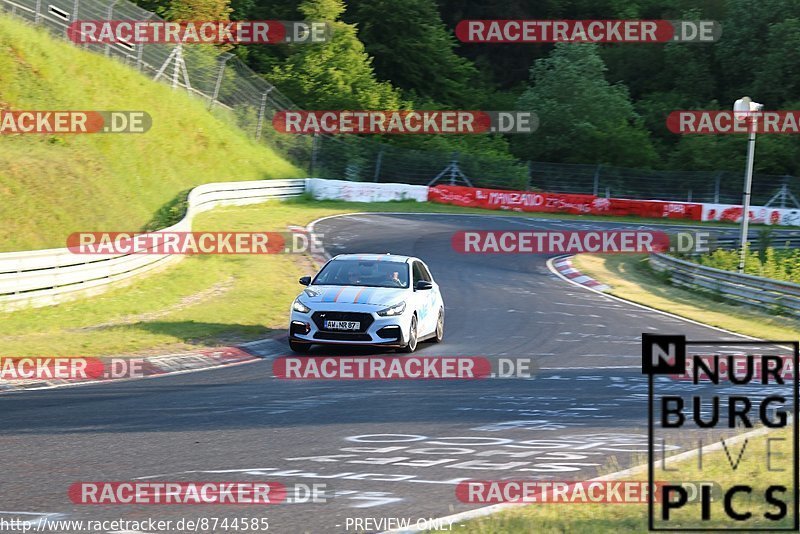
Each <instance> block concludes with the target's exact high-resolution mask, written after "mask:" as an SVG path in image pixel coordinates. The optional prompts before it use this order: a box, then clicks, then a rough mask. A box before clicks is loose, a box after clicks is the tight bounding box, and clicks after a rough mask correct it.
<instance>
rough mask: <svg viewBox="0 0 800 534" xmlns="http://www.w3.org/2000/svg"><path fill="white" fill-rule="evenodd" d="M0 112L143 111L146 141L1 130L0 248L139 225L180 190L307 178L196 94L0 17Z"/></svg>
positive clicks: (52, 243)
mask: <svg viewBox="0 0 800 534" xmlns="http://www.w3.org/2000/svg"><path fill="white" fill-rule="evenodd" d="M0 109H16V110H34V109H35V110H144V111H147V112H148V113H149V114H150V115H151V116H152V118H153V126H152V128H151V129H150V131H149V132H147V133H145V134H92V135H55V136H54V135H38V134H33V135H31V134H28V135H0V251H14V250H29V249H38V248H51V247H62V246H64V241H65V239H66V236H67V235H68V234H70V233H71V232H74V231H81V230H83V231H86V230H138V229H140V228H142V227H143V226H144V225H145V224H147V223H148V222H149V221H151V220H152V219H153V217H154V215H155V213H156V212H157V211H158V209H159V208H160V207H162V206H164V205H165V204H167V203H168V202H169V201H170V200H172V199H173V198H175V197H176V196H177V195H178V194H179V193H180V192H182V191H184V190H186V189H189V188H191V187H193V186H195V185H198V184H202V183H205V182H214V181H233V180H257V179H265V178H293V177H301V176H303V171H302V170H301V169H298V168H296V167H295V166H293V165H292V164H291V163H289V162H288V161H286V160H285V159H283V158H282V157H281V156H280V155H278V154H277V153H276V152H274V151H273V150H271V149H269V148H268V147H266V146H264V145H262V144H257V143H255V142H254V141H252V140H250V139H248V138H247V137H246V135H245V134H244V133H243V132H242V131H241V130H239V129H237V128H236V126H234V125H232V124H229V123H228V122H226V119H225V117H223V116H220V115H217V116H215V115H212V114H211V113H209V112H208V111H207V110H206V105H205V104H204V103H203V102H202V101H201V100H200V99H198V98H192V97H189V96H188V95H187V94H186V93H185V92H183V91H180V90H176V91H173V90H172V89H171V88H170V87H169V86H167V85H165V84H162V83H156V82H152V81H151V80H150V79H149V78H147V77H145V76H143V75H140V74H138V73H137V72H135V71H134V70H133V69H131V68H129V67H126V66H124V65H122V64H120V63H119V62H117V61H115V60H112V59H107V58H105V57H103V56H101V55H98V54H95V53H90V52H86V51H82V50H80V49H78V48H77V47H75V46H72V45H71V44H69V43H67V42H65V41H60V40H58V39H56V38H54V37H52V36H50V35H49V34H48V33H46V32H45V31H44V30H42V29H39V28H35V27H31V26H29V25H27V24H25V23H23V22H20V21H19V20H17V19H14V18H11V17H9V16H6V15H0Z"/></svg>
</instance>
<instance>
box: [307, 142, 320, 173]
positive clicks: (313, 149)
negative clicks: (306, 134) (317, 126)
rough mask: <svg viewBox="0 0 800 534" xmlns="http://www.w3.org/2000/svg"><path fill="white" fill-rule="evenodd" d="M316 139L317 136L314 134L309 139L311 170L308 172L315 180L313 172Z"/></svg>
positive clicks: (315, 158) (315, 165)
mask: <svg viewBox="0 0 800 534" xmlns="http://www.w3.org/2000/svg"><path fill="white" fill-rule="evenodd" d="M318 137H319V135H318V134H314V135H313V136H312V137H311V169H309V171H308V174H309V175H310V176H311V178H315V176H314V171H315V170H316V168H317V145H318V144H319V141H318Z"/></svg>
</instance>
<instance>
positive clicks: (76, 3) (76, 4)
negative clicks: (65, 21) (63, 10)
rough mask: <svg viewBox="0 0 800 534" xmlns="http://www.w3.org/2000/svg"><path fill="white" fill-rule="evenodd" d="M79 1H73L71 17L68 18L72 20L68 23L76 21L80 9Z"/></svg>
mask: <svg viewBox="0 0 800 534" xmlns="http://www.w3.org/2000/svg"><path fill="white" fill-rule="evenodd" d="M80 1H81V0H75V1H74V2H73V3H72V16H71V17H70V18H71V19H72V20H71V21H70V22H75V21H77V20H78V8H79V7H80Z"/></svg>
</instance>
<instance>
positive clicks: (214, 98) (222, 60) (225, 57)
mask: <svg viewBox="0 0 800 534" xmlns="http://www.w3.org/2000/svg"><path fill="white" fill-rule="evenodd" d="M232 57H233V54H231V53H230V52H225V53H224V54H220V56H219V57H217V61H219V70H218V71H217V81H216V83H215V84H214V94H213V95H212V96H211V103H210V104H209V105H208V109H211V108H213V107H214V104H216V103H217V99H218V98H219V89H220V87H222V76H223V75H224V74H225V64H226V63H227V62H228V60H229V59H230V58H232Z"/></svg>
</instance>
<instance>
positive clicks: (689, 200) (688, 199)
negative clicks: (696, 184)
mask: <svg viewBox="0 0 800 534" xmlns="http://www.w3.org/2000/svg"><path fill="white" fill-rule="evenodd" d="M687 197H688V198H687V199H686V202H691V201H692V190H691V189H689V194H688V195H687Z"/></svg>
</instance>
